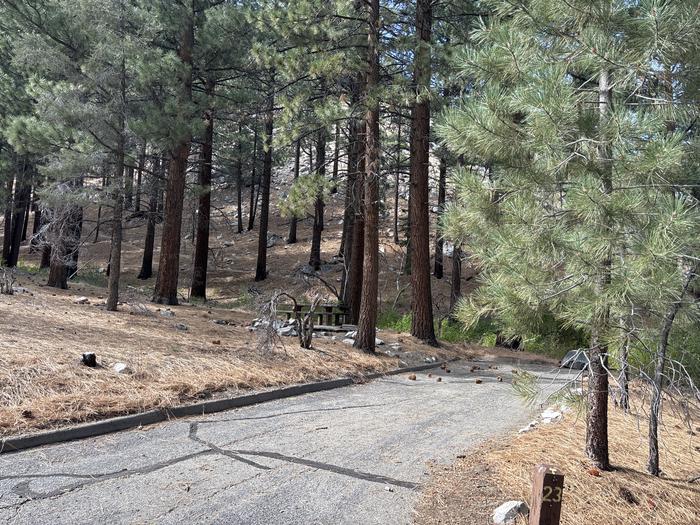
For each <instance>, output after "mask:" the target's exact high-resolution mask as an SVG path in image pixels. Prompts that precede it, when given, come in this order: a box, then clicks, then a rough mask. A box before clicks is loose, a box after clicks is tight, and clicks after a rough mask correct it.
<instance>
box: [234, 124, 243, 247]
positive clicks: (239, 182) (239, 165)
mask: <svg viewBox="0 0 700 525" xmlns="http://www.w3.org/2000/svg"><path fill="white" fill-rule="evenodd" d="M242 131H243V126H242V125H241V124H238V158H237V159H236V166H235V173H236V205H237V207H238V221H237V232H238V233H243V143H242V142H241V137H242Z"/></svg>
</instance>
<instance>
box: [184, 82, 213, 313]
mask: <svg viewBox="0 0 700 525" xmlns="http://www.w3.org/2000/svg"><path fill="white" fill-rule="evenodd" d="M214 88H215V86H214V81H213V80H208V81H207V85H206V88H205V89H206V95H207V97H208V99H209V101H210V107H209V109H208V110H207V111H206V114H205V117H204V119H205V122H206V123H205V128H204V142H203V143H202V149H201V152H200V160H201V165H200V169H199V188H200V192H201V193H200V196H199V206H198V208H197V231H196V242H195V248H194V261H193V269H192V286H191V289H190V295H191V296H192V297H196V298H198V299H205V300H206V298H207V265H208V262H209V222H210V216H211V173H212V158H213V156H212V153H213V143H214V109H213V102H214Z"/></svg>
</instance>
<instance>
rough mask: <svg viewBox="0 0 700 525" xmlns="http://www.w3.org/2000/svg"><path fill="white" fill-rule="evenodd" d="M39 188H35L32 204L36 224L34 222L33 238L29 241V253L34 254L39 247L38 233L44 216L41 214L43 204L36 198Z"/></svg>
mask: <svg viewBox="0 0 700 525" xmlns="http://www.w3.org/2000/svg"><path fill="white" fill-rule="evenodd" d="M36 191H37V187H36V186H35V187H34V199H33V200H34V202H33V203H32V208H33V209H34V222H32V238H31V240H30V241H29V253H34V252H35V251H36V248H37V245H38V244H39V238H38V233H39V232H40V231H41V227H42V226H43V224H42V214H41V203H40V202H39V201H38V200H37V197H36Z"/></svg>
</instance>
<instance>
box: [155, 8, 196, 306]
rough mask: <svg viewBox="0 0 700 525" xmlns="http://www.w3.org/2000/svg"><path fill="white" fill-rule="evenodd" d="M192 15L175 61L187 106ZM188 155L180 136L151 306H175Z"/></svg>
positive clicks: (172, 162) (170, 177)
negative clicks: (183, 70) (178, 62)
mask: <svg viewBox="0 0 700 525" xmlns="http://www.w3.org/2000/svg"><path fill="white" fill-rule="evenodd" d="M193 17H194V14H193V13H188V16H187V17H186V18H185V20H183V23H184V27H183V31H182V34H181V39H180V48H179V49H178V57H179V58H180V60H181V61H182V63H183V64H184V65H185V67H186V68H187V73H186V74H185V75H184V77H183V79H182V84H181V86H180V98H181V100H182V101H183V103H184V104H189V101H190V100H191V98H192V69H191V68H192V46H193V43H194V20H193ZM189 152H190V136H189V134H187V135H183V136H182V138H181V140H180V142H179V143H178V144H177V146H175V148H174V149H173V150H172V151H171V160H170V166H169V170H168V171H169V173H168V181H167V189H166V196H165V209H164V221H163V234H162V240H161V248H160V259H159V263H158V277H157V279H156V287H155V293H154V295H153V302H155V303H160V304H169V305H176V304H178V298H177V286H178V277H179V272H180V241H181V236H182V210H183V201H184V196H185V178H186V175H187V159H188V157H189Z"/></svg>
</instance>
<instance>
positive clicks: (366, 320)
mask: <svg viewBox="0 0 700 525" xmlns="http://www.w3.org/2000/svg"><path fill="white" fill-rule="evenodd" d="M368 4H369V30H368V38H367V63H368V64H367V65H368V68H367V83H366V91H365V94H366V97H367V100H368V101H369V104H368V108H367V114H366V117H365V124H366V131H365V132H366V135H365V143H366V149H365V156H366V161H365V162H366V165H365V168H366V170H367V172H366V175H365V180H364V192H365V239H364V248H365V249H364V265H363V273H364V277H363V279H362V299H361V302H360V318H359V320H358V324H357V337H356V339H355V345H354V346H355V348H359V349H361V350H362V351H364V352H367V353H374V350H375V341H376V334H377V301H378V298H377V295H378V291H379V103H378V101H377V100H376V99H375V95H376V94H375V91H376V89H377V87H378V85H379V32H380V26H381V22H380V18H379V0H369V2H368Z"/></svg>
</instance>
